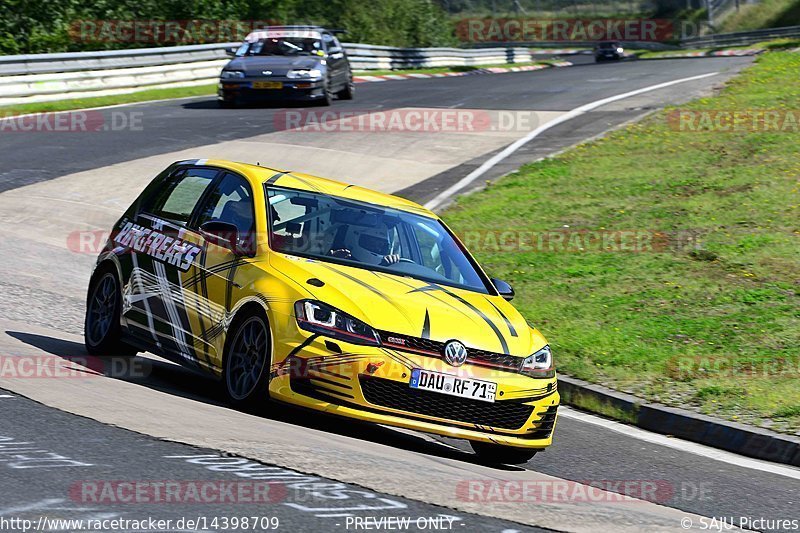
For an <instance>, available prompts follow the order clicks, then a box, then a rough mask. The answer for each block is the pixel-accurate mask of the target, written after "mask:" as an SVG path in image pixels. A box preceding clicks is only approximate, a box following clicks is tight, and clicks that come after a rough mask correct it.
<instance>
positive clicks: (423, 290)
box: [383, 275, 472, 320]
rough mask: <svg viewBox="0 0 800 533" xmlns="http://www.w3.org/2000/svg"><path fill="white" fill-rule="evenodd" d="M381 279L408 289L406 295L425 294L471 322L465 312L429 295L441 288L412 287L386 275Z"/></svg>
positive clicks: (429, 286)
mask: <svg viewBox="0 0 800 533" xmlns="http://www.w3.org/2000/svg"><path fill="white" fill-rule="evenodd" d="M383 277H384V278H388V279H390V280H392V281H394V282H395V283H399V284H401V285H405V286H406V287H408V288H409V289H411V290H410V291H408V293H407V294H411V293H412V292H421V293H423V294H427V295H428V296H430V297H431V298H433V299H434V300H436V301H437V302H439V303H441V304H444V305H446V306H447V307H449V308H450V309H452V310H453V311H456V312H458V313H461V314H462V315H464V316H465V317H467V318H469V319H471V320H472V317H471V316H470V315H468V314H467V313H465V312H464V311H463V310H462V309H459V308H458V307H456V306H454V305H451V304H450V303H448V302H445V301H444V300H442V299H441V298H439V297H438V296H436V295H435V294H432V293H431V291H437V290H441V287H438V286H433V285H426V286H424V287H415V286H414V285H411V284H410V283H406V282H405V281H403V280H400V279H397V278H395V277H392V276H386V275H384V276H383Z"/></svg>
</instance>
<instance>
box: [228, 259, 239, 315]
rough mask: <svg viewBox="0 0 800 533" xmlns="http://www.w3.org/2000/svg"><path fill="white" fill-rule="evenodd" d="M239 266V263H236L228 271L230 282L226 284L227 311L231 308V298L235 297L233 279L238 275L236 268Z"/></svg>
mask: <svg viewBox="0 0 800 533" xmlns="http://www.w3.org/2000/svg"><path fill="white" fill-rule="evenodd" d="M238 266H239V263H234V264H232V265H231V269H230V271H229V273H228V282H227V283H226V284H225V311H228V312H230V310H231V300H232V299H233V280H234V278H235V277H236V269H237V268H238Z"/></svg>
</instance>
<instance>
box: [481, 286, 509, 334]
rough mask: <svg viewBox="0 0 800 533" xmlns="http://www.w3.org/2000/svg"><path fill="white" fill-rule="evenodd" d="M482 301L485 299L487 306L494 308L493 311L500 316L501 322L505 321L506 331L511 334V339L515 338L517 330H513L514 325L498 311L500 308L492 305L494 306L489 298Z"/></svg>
mask: <svg viewBox="0 0 800 533" xmlns="http://www.w3.org/2000/svg"><path fill="white" fill-rule="evenodd" d="M484 299H485V300H486V301H487V302H489V305H491V306H492V307H494V309H495V311H497V312H498V313H499V314H500V316H501V317H503V320H505V321H506V326H508V331H509V332H510V333H511V336H512V337H517V330H516V329H514V325H513V324H512V323H511V321H510V320H509V319H508V317H507V316H506V315H505V313H503V312H502V311H501V310H500V308H499V307H497V306H496V305H494V304H493V303H492V301H491V300H490V299H489V298H486V297H485V296H484Z"/></svg>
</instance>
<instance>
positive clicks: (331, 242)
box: [85, 160, 559, 463]
mask: <svg viewBox="0 0 800 533" xmlns="http://www.w3.org/2000/svg"><path fill="white" fill-rule="evenodd" d="M513 296H514V291H513V290H512V288H511V287H510V286H509V285H508V284H507V283H505V282H503V281H500V280H497V279H492V278H490V277H489V276H487V274H486V273H485V272H484V271H483V269H482V268H481V267H480V266H479V265H478V263H477V262H476V261H475V259H474V258H473V257H472V256H471V255H470V253H469V252H468V251H467V250H466V248H465V247H464V245H463V244H462V243H461V241H460V240H459V239H458V238H457V237H456V235H454V234H453V232H452V231H450V230H449V229H448V228H447V226H445V224H444V223H443V222H442V220H440V219H439V217H437V216H436V215H435V214H434V213H432V212H431V211H429V210H427V209H425V208H423V207H421V206H419V205H417V204H415V203H413V202H410V201H408V200H405V199H402V198H399V197H396V196H391V195H387V194H382V193H379V192H375V191H371V190H368V189H365V188H362V187H358V186H354V185H348V184H345V183H341V182H338V181H333V180H328V179H323V178H318V177H313V176H309V175H305V174H300V173H295V172H284V171H278V170H274V169H269V168H265V167H261V166H254V165H248V164H243V163H233V162H228V161H222V160H189V161H180V162H177V163H174V164H172V165H171V166H169V167H168V168H167V169H166V170H164V171H163V172H162V173H161V174H159V175H158V176H157V177H156V178H155V179H154V180H153V181H152V182H151V183H150V185H148V186H147V187H146V188H145V190H144V191H143V192H142V194H141V195H140V196H139V197H138V198H137V199H136V201H135V202H134V203H133V205H131V206H130V207H129V208H128V210H127V211H126V212H125V213H124V214H123V215H122V217H121V218H120V220H119V221H118V222H117V223H116V225H115V226H114V227H113V228H112V229H111V234H110V237H109V239H108V242H107V243H106V245H105V247H104V249H103V250H102V252H101V253H100V255H99V257H98V259H97V265H96V267H95V269H94V272H93V273H92V276H91V280H90V283H89V290H88V297H87V306H86V320H85V342H86V348H87V350H88V351H89V353H91V354H93V355H109V356H133V355H135V354H136V353H137V352H139V351H149V352H151V353H154V354H157V355H160V356H162V357H165V358H167V359H169V360H172V361H174V362H176V363H179V364H181V365H185V366H187V367H192V368H194V369H196V370H198V371H201V372H205V373H209V374H211V375H213V376H215V377H216V378H218V379H219V381H220V383H221V386H222V387H223V388H224V390H225V392H226V394H227V396H228V398H229V399H230V402H231V403H232V404H233V405H234V406H243V405H253V404H263V405H265V406H269V408H273V409H274V408H279V405H280V402H285V403H289V404H293V405H297V406H301V407H305V408H310V409H316V410H320V411H325V412H327V413H331V414H334V415H339V416H344V417H350V418H354V419H358V420H363V421H369V422H374V423H380V424H385V425H390V426H397V427H402V428H408V429H413V430H418V431H423V432H429V433H434V434H439V435H445V436H449V437H455V438H461V439H467V440H468V441H469V442H470V444H471V446H472V448H473V449H474V450H475V452H476V454H477V455H478V456H479V458H480V459H481V460H482V461H485V462H487V463H524V462H526V461H528V460H530V459H531V458H532V457H533V455H535V454H536V452H537V451H539V450H543V449H544V448H546V447H547V446H549V445H550V444H551V443H552V439H553V430H554V428H555V424H556V417H557V408H558V405H559V394H558V391H557V388H556V371H555V367H554V362H553V355H552V352H551V350H550V347H549V345H548V343H547V341H546V340H545V338H544V337H543V336H542V334H541V333H540V332H539V331H538V330H537V329H535V328H534V327H532V326H530V325H528V323H527V322H526V321H525V320H524V319H523V317H522V316H521V315H520V313H519V312H517V311H516V309H514V307H513V306H512V305H511V304H510V303H509V300H511V299H512V298H513Z"/></svg>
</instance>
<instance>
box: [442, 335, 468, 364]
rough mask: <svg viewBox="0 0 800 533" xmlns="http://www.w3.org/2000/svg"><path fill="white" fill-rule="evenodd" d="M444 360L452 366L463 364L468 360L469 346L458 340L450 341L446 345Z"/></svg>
mask: <svg viewBox="0 0 800 533" xmlns="http://www.w3.org/2000/svg"><path fill="white" fill-rule="evenodd" d="M444 360H445V361H447V362H448V363H449V364H450V365H452V366H461V365H463V364H464V363H465V362H466V361H467V347H466V346H464V345H463V344H461V343H460V342H458V341H450V342H448V343H447V344H445V346H444Z"/></svg>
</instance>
